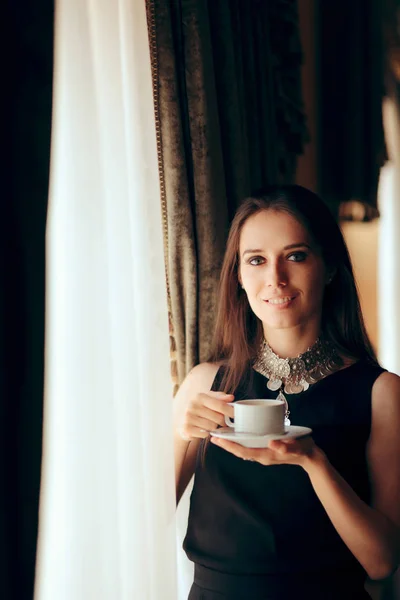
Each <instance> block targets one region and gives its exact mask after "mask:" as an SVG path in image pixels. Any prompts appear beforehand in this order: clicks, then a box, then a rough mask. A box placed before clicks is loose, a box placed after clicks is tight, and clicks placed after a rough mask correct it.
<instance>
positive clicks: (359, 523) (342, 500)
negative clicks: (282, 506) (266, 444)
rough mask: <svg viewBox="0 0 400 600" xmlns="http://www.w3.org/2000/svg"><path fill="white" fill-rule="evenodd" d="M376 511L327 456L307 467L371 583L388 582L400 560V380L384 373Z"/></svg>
mask: <svg viewBox="0 0 400 600" xmlns="http://www.w3.org/2000/svg"><path fill="white" fill-rule="evenodd" d="M367 460H368V465H369V473H370V480H371V486H372V494H373V502H372V507H370V506H368V505H367V504H365V503H364V502H363V501H362V500H361V499H360V498H359V497H358V496H357V494H356V493H355V492H354V491H353V489H352V488H351V487H350V486H349V485H348V484H347V482H346V481H345V480H344V479H343V478H342V477H341V476H340V475H339V473H338V472H337V471H336V470H335V469H334V468H333V467H332V465H331V464H330V463H329V462H328V461H327V459H326V458H325V456H323V455H322V454H321V453H318V452H317V453H316V456H315V457H314V458H312V457H310V459H309V460H308V461H307V462H306V464H305V465H304V468H305V470H306V471H307V473H308V475H309V477H310V480H311V483H312V485H313V487H314V490H315V492H316V494H317V496H318V498H319V499H320V501H321V503H322V505H323V507H324V508H325V510H326V512H327V514H328V516H329V518H330V520H331V521H332V524H333V525H334V527H335V529H336V530H337V532H338V533H339V535H340V537H341V538H342V539H343V541H344V542H345V544H346V545H347V546H348V547H349V549H350V550H351V552H352V553H353V554H354V556H355V557H356V558H357V560H358V561H359V562H360V563H361V565H362V566H363V567H364V569H365V570H366V571H367V573H368V575H369V576H370V578H371V579H384V578H385V577H388V576H389V575H390V574H391V573H392V572H393V571H394V570H395V569H396V568H397V566H398V564H399V560H400V378H399V377H397V375H394V374H393V373H383V374H382V375H380V376H379V377H378V379H377V380H376V382H375V384H374V386H373V389H372V422H371V435H370V439H369V443H368V448H367Z"/></svg>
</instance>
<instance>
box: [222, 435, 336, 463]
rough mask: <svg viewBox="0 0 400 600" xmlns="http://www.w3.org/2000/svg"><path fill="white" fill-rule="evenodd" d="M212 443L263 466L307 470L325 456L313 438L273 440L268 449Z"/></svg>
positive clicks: (230, 443)
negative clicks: (285, 466)
mask: <svg viewBox="0 0 400 600" xmlns="http://www.w3.org/2000/svg"><path fill="white" fill-rule="evenodd" d="M211 442H212V443H213V444H215V445H216V446H219V447H220V448H223V449H224V450H227V451H228V452H231V453H232V454H234V455H235V456H237V457H238V458H242V459H243V460H251V461H256V462H259V463H260V464H261V465H265V466H268V465H298V466H300V467H303V468H304V469H305V470H307V467H308V465H309V464H311V463H313V462H314V461H315V460H316V459H321V458H322V457H323V456H324V454H323V452H322V450H321V449H320V448H319V447H318V446H317V445H316V444H315V443H314V440H313V439H312V437H311V436H309V435H307V436H305V437H302V438H297V439H294V438H291V439H288V440H283V439H282V440H271V441H270V442H269V444H268V448H245V447H244V446H241V445H240V444H236V443H235V442H230V441H228V440H223V439H221V438H215V437H211Z"/></svg>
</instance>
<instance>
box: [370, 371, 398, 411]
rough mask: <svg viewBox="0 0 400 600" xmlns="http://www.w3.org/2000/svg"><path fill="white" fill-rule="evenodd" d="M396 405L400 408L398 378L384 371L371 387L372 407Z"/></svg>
mask: <svg viewBox="0 0 400 600" xmlns="http://www.w3.org/2000/svg"><path fill="white" fill-rule="evenodd" d="M374 405H378V406H377V408H382V407H383V406H386V405H387V406H390V405H398V406H399V407H400V377H399V376H398V375H396V374H395V373H390V372H389V371H384V372H383V373H381V375H379V377H377V379H376V380H375V383H374V385H373V386H372V406H373V407H374Z"/></svg>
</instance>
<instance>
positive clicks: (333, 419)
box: [184, 362, 383, 598]
mask: <svg viewBox="0 0 400 600" xmlns="http://www.w3.org/2000/svg"><path fill="white" fill-rule="evenodd" d="M382 372H383V369H381V368H380V367H376V366H374V365H370V364H367V363H366V362H359V363H356V364H354V365H352V366H351V367H349V368H347V369H344V370H342V371H337V372H336V373H334V374H332V375H330V376H329V377H327V378H325V379H323V380H321V381H320V382H318V383H316V384H314V385H313V386H311V387H310V388H309V390H308V391H306V392H303V393H301V394H293V395H287V400H288V402H289V408H290V419H291V423H292V425H301V426H307V427H311V429H312V431H313V433H312V437H313V439H314V441H315V443H316V444H317V445H318V446H319V447H320V448H321V449H322V450H323V451H324V452H325V453H326V455H327V457H328V459H329V461H330V462H331V464H332V465H333V466H334V467H335V469H336V470H337V471H338V472H339V473H340V474H341V475H342V476H343V478H344V479H345V480H346V481H347V482H348V483H349V485H351V486H352V488H353V489H354V491H355V492H356V493H357V494H358V496H359V497H360V498H361V499H362V500H364V501H365V502H366V503H369V501H370V487H369V478H368V470H367V464H366V458H365V449H366V444H367V441H368V437H369V433H370V425H371V389H372V385H373V383H374V381H375V380H376V378H377V377H378V376H379V375H380V373H382ZM222 373H223V368H222V367H221V369H220V370H219V371H218V374H217V376H216V379H215V381H214V384H213V387H212V389H213V390H218V389H220V383H221V378H222ZM266 381H267V380H266V378H265V377H263V376H262V375H261V374H259V373H256V372H255V371H253V370H252V369H250V370H249V371H248V373H247V374H246V377H245V378H244V379H243V380H242V382H241V384H240V386H239V387H238V389H237V390H236V394H235V400H239V399H246V398H275V397H276V392H271V391H270V390H268V388H267V387H266ZM202 456H203V449H202V447H200V450H199V456H198V461H197V466H196V471H195V481H194V488H193V492H192V496H191V506H190V514H189V525H188V531H187V535H186V538H185V540H184V549H185V551H186V553H187V555H188V557H189V559H190V560H192V561H193V562H194V563H195V564H198V565H201V566H202V567H205V568H207V569H211V570H213V571H218V572H221V573H224V574H232V575H236V576H259V575H265V576H274V577H276V576H278V583H277V584H276V586H277V589H278V588H279V586H281V587H282V585H284V584H285V585H286V582H287V577H288V576H290V577H297V576H299V575H300V574H304V573H308V574H309V579H310V580H312V579H314V578H315V577H316V578H318V577H319V574H321V573H326V577H325V583H326V582H328V581H329V579H330V578H332V577H333V574H334V573H335V572H336V573H340V572H345V573H346V576H348V579H349V580H351V579H354V580H356V581H358V583H359V586H361V589H362V588H363V584H364V580H365V579H366V574H365V571H364V570H363V568H362V567H361V565H360V564H359V563H358V561H357V560H356V559H355V557H354V556H353V555H352V553H351V552H350V550H349V549H348V548H347V546H346V545H345V544H344V542H343V541H342V539H341V538H340V536H339V534H338V533H337V532H336V530H335V528H334V527H333V525H332V523H331V521H330V520H329V518H328V516H327V514H326V512H325V510H324V509H323V507H322V504H321V503H320V501H319V499H318V497H317V496H316V494H315V492H314V490H313V488H312V485H311V483H310V480H309V478H308V475H307V473H306V472H305V471H304V470H303V469H302V468H301V467H299V466H295V465H273V466H268V467H265V466H263V465H260V464H259V463H257V462H255V463H249V462H247V461H243V460H241V459H239V458H237V457H235V456H233V455H232V454H230V453H228V452H226V451H224V450H223V449H222V448H218V447H216V446H213V445H212V444H209V445H208V446H207V449H206V452H205V456H204V461H203V459H202ZM300 549H301V551H300ZM279 576H280V577H279ZM335 579H337V576H335ZM276 597H277V598H278V597H279V596H276ZM321 597H323V596H321Z"/></svg>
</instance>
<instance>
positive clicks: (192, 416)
mask: <svg viewBox="0 0 400 600" xmlns="http://www.w3.org/2000/svg"><path fill="white" fill-rule="evenodd" d="M233 399H234V396H233V395H232V394H224V393H223V392H212V391H209V392H207V393H198V394H195V396H193V397H191V398H189V400H188V401H187V402H186V403H185V406H182V407H181V410H180V412H179V414H178V415H177V418H176V423H177V425H176V428H177V431H178V433H179V435H180V436H181V438H182V439H184V440H185V441H187V442H189V441H191V440H193V439H195V438H206V437H207V436H208V435H209V432H210V431H213V430H214V429H217V427H218V426H219V425H222V426H224V425H225V415H227V416H228V417H233V407H232V406H227V403H228V402H232V401H233Z"/></svg>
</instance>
